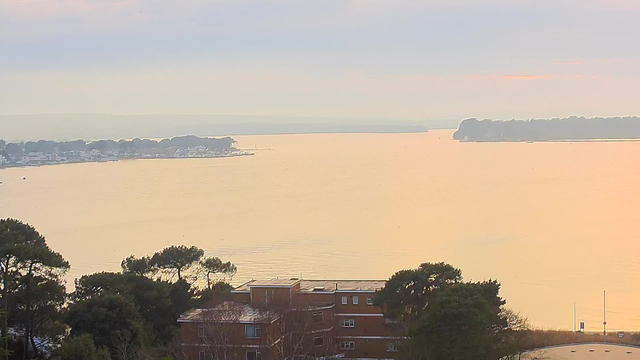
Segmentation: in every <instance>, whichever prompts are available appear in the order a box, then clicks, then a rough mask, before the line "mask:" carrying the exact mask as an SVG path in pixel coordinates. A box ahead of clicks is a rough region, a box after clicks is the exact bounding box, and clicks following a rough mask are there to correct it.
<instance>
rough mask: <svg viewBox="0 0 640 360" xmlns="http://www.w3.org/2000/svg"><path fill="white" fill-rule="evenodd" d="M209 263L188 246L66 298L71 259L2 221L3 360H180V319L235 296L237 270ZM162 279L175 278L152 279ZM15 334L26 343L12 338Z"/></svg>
mask: <svg viewBox="0 0 640 360" xmlns="http://www.w3.org/2000/svg"><path fill="white" fill-rule="evenodd" d="M203 256H204V251H202V250H201V249H198V248H196V247H187V246H171V247H169V248H167V249H163V250H161V251H158V252H157V253H156V254H154V255H153V256H152V257H149V256H145V257H142V258H136V257H135V256H130V257H127V258H126V259H124V260H123V261H122V273H111V272H100V273H95V274H89V275H84V276H82V277H81V278H80V279H76V280H75V291H74V292H73V293H71V294H67V293H66V289H65V286H64V281H63V279H62V275H64V273H65V271H66V270H67V269H68V268H69V264H68V263H67V262H66V261H65V260H64V258H63V257H62V256H61V255H60V254H58V253H56V252H55V251H53V250H51V249H50V248H49V247H48V246H47V244H46V241H45V239H44V237H43V236H42V235H40V234H39V233H38V232H37V231H36V230H35V229H34V228H33V227H32V226H30V225H27V224H24V223H22V222H20V221H17V220H13V219H4V220H0V289H1V290H2V292H1V294H2V297H1V303H2V305H3V307H2V309H0V319H1V320H2V335H3V337H2V340H3V341H2V343H1V344H0V359H11V360H18V359H22V360H25V359H45V358H48V357H50V356H51V355H54V356H56V358H62V359H96V360H104V359H143V358H145V359H146V358H165V357H169V358H171V357H175V355H176V354H177V353H178V351H177V350H176V347H177V348H179V342H177V344H178V345H176V334H177V332H178V330H179V328H178V323H177V319H178V317H179V316H180V314H181V313H183V312H184V311H186V310H188V309H190V308H192V307H197V306H203V305H206V304H215V303H217V302H219V301H223V300H224V299H227V298H228V297H229V294H230V290H231V286H230V285H229V284H228V283H226V282H224V279H225V278H226V276H232V275H233V274H235V271H236V267H235V266H234V265H233V264H231V263H229V262H226V263H224V262H222V261H221V260H220V259H218V258H216V257H211V258H203ZM152 259H153V261H152ZM158 272H162V273H164V274H165V275H169V276H163V277H160V278H157V279H153V278H152V276H154V275H155V274H156V273H158ZM174 273H175V274H177V275H178V277H177V280H175V281H174V279H173V276H172V275H173V274H174ZM218 275H221V276H220V277H218ZM212 276H216V279H213V278H212ZM187 279H189V280H191V281H193V282H198V283H200V284H202V283H205V284H206V286H203V287H202V288H199V287H198V286H196V285H195V284H192V283H189V282H187ZM9 330H11V333H13V334H15V333H17V334H22V335H21V336H19V337H14V336H9V334H10V332H9Z"/></svg>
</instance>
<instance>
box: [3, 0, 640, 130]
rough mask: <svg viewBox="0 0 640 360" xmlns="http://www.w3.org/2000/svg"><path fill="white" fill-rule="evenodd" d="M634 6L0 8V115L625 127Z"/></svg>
mask: <svg viewBox="0 0 640 360" xmlns="http://www.w3.org/2000/svg"><path fill="white" fill-rule="evenodd" d="M639 17H640V1H638V0H530V1H525V0H442V1H430V0H406V1H402V0H254V1H245V0H181V1H177V0H0V113H4V114H17V113H66V112H91V113H116V114H141V113H154V114H162V113H211V114H256V115H297V116H302V115H306V116H336V117H368V116H375V117H389V118H401V119H445V118H464V117H471V116H474V117H492V118H512V117H515V118H529V117H553V116H559V117H560V116H568V115H573V114H575V115H585V116H609V115H637V114H640V101H638V98H639V94H640V90H638V89H639V88H638V84H640V45H639V44H640V43H639V40H638V35H639V34H640V21H638V18H639Z"/></svg>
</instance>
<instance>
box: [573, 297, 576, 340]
mask: <svg viewBox="0 0 640 360" xmlns="http://www.w3.org/2000/svg"><path fill="white" fill-rule="evenodd" d="M573 332H574V333H575V332H576V303H575V302H574V303H573Z"/></svg>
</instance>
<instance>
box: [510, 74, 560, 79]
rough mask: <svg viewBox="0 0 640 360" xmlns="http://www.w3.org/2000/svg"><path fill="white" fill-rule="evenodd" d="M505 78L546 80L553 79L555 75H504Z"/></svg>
mask: <svg viewBox="0 0 640 360" xmlns="http://www.w3.org/2000/svg"><path fill="white" fill-rule="evenodd" d="M500 78H501V79H504V80H544V79H551V78H553V75H502V76H501V77H500Z"/></svg>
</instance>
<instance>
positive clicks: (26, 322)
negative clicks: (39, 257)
mask: <svg viewBox="0 0 640 360" xmlns="http://www.w3.org/2000/svg"><path fill="white" fill-rule="evenodd" d="M32 275H33V263H32V264H30V265H29V272H28V273H27V303H26V304H25V305H26V308H25V319H24V353H23V354H22V360H27V357H28V356H29V333H30V331H29V327H30V326H29V325H31V278H32Z"/></svg>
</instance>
